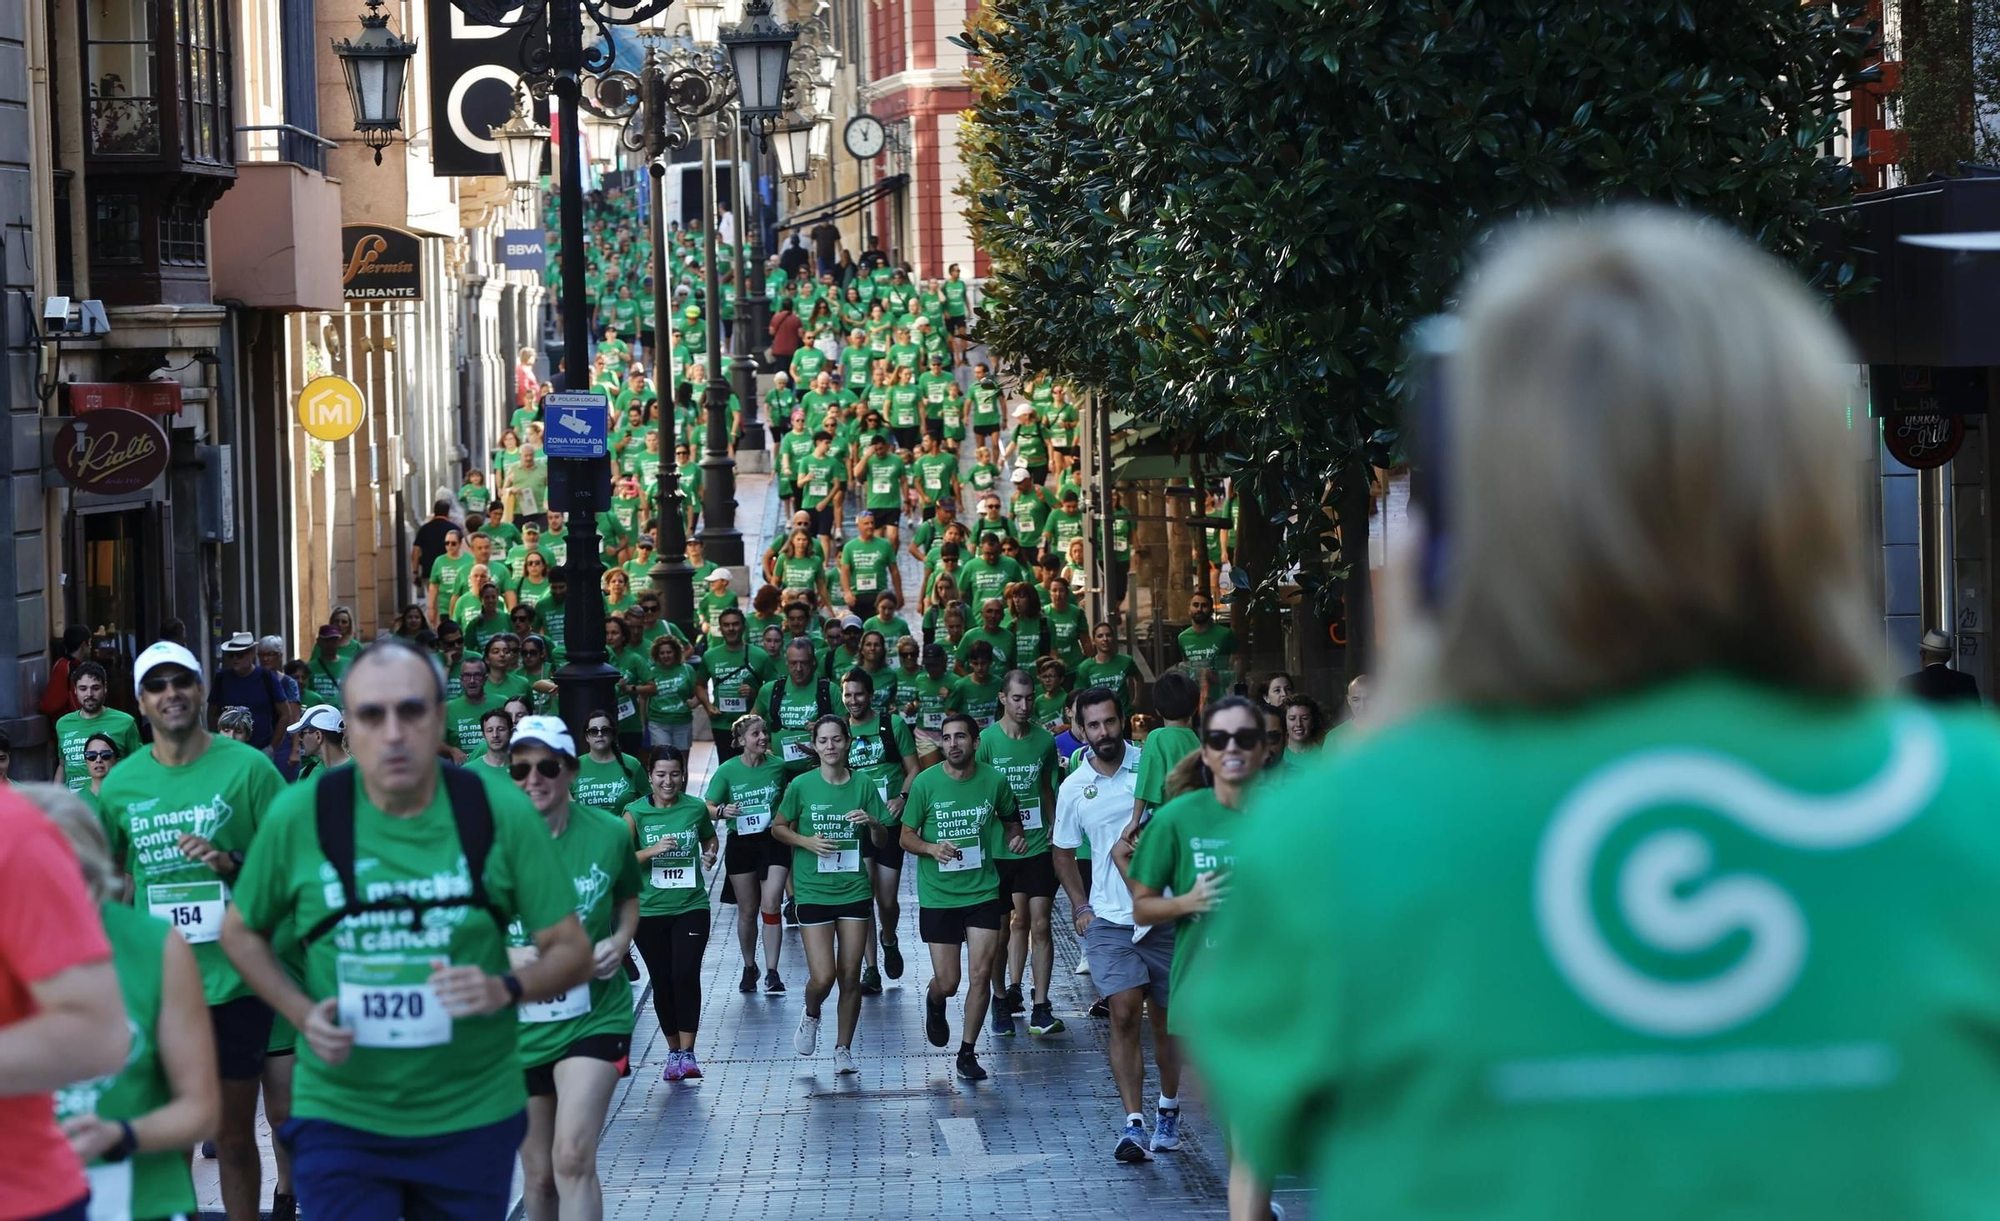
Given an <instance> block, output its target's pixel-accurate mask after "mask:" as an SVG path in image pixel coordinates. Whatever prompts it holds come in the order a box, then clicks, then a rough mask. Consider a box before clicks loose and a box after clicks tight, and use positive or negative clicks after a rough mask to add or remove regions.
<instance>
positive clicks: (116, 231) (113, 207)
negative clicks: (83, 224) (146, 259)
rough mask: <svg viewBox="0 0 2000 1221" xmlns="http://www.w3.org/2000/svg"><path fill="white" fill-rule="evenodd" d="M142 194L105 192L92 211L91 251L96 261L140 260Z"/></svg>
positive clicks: (122, 261) (141, 251) (120, 261)
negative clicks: (139, 195)
mask: <svg viewBox="0 0 2000 1221" xmlns="http://www.w3.org/2000/svg"><path fill="white" fill-rule="evenodd" d="M139 226H140V216H139V197H138V196H137V195H124V194H110V193H103V194H99V195H98V196H97V209H96V211H95V212H94V213H93V214H92V225H91V233H90V253H91V258H92V260H93V261H94V262H100V263H136V262H138V261H139V259H140V256H141V255H142V253H143V249H142V247H141V245H140V230H139Z"/></svg>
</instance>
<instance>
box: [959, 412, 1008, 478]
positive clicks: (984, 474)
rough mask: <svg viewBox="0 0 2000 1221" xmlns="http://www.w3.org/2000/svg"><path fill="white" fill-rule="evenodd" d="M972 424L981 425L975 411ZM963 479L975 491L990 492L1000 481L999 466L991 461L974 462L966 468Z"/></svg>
mask: <svg viewBox="0 0 2000 1221" xmlns="http://www.w3.org/2000/svg"><path fill="white" fill-rule="evenodd" d="M973 426H974V427H983V425H981V424H980V423H979V417H978V415H977V413H975V414H974V415H973ZM965 481H966V482H967V483H968V484H970V485H972V490H973V491H975V492H990V491H992V490H993V489H994V487H995V486H996V485H997V484H998V483H999V482H1000V468H999V467H997V466H995V465H993V464H992V463H991V462H975V463H973V464H972V465H971V466H970V467H968V468H966V472H965Z"/></svg>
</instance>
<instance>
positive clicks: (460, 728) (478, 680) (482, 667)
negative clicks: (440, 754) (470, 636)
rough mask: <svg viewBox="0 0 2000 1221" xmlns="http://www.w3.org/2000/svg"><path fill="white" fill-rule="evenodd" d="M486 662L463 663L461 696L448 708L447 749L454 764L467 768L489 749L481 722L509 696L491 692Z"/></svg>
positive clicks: (466, 661)
mask: <svg viewBox="0 0 2000 1221" xmlns="http://www.w3.org/2000/svg"><path fill="white" fill-rule="evenodd" d="M486 675H487V667H486V659H485V658H483V657H468V658H466V659H465V660H464V661H463V662H460V663H459V667H458V683H459V691H460V694H459V695H458V696H457V697H456V698H454V699H451V700H449V701H447V702H446V703H445V706H444V746H445V753H446V754H448V755H450V756H451V761H452V762H453V763H456V764H458V765H459V766H461V767H463V766H464V765H465V761H466V760H467V759H470V758H472V757H473V756H475V755H477V754H479V753H480V752H481V751H482V750H484V749H485V740H484V738H482V737H481V735H480V732H479V719H480V718H481V717H483V716H485V715H486V714H487V712H489V711H491V710H493V709H495V708H499V707H501V706H502V705H504V704H505V703H506V702H507V697H506V696H504V695H501V694H499V693H498V692H495V691H491V690H488V689H487V686H486Z"/></svg>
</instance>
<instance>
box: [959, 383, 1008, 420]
mask: <svg viewBox="0 0 2000 1221" xmlns="http://www.w3.org/2000/svg"><path fill="white" fill-rule="evenodd" d="M967 394H968V395H970V397H971V399H972V426H973V427H974V428H998V427H1000V385H999V383H998V382H995V381H992V380H991V379H988V380H986V381H983V382H974V383H972V389H971V390H969V391H967Z"/></svg>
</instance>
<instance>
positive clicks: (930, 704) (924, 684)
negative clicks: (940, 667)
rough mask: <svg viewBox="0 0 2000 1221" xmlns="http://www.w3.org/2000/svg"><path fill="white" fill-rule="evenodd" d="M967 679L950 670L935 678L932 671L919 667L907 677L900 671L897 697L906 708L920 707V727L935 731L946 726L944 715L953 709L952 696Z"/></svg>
mask: <svg viewBox="0 0 2000 1221" xmlns="http://www.w3.org/2000/svg"><path fill="white" fill-rule="evenodd" d="M963 681H964V680H962V679H960V678H959V676H958V675H956V674H953V673H951V672H950V671H949V670H947V671H946V672H945V673H944V674H943V675H942V676H940V677H938V678H932V677H931V676H930V673H929V672H928V671H925V670H919V671H917V672H916V673H915V674H914V675H908V676H904V675H903V674H902V672H901V671H898V672H897V679H896V698H897V699H899V700H901V701H903V704H904V706H905V707H907V706H908V705H909V704H911V703H915V704H916V706H917V728H918V729H927V730H930V731H931V732H933V733H935V732H937V731H938V730H940V729H942V728H944V714H945V713H947V712H950V711H952V710H953V708H954V707H955V705H954V704H953V703H952V697H953V696H954V695H955V694H957V692H958V688H959V685H960V684H961V683H962V682H963Z"/></svg>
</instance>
